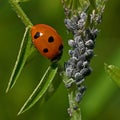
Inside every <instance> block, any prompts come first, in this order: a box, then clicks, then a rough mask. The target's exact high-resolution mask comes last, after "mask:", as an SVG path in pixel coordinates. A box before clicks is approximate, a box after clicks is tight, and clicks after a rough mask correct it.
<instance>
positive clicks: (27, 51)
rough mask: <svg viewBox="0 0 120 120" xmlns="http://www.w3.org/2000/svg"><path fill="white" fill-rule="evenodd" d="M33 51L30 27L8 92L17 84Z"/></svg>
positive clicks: (22, 44)
mask: <svg viewBox="0 0 120 120" xmlns="http://www.w3.org/2000/svg"><path fill="white" fill-rule="evenodd" d="M33 51H34V47H33V46H32V42H31V37H30V34H29V28H26V29H25V33H24V36H23V39H22V42H21V45H20V49H19V53H18V56H17V60H16V63H15V66H14V68H13V71H12V74H11V77H10V80H9V83H8V86H7V89H6V92H8V91H9V90H10V89H11V88H12V87H13V86H14V85H15V83H16V80H17V79H18V77H19V75H20V73H21V71H22V69H23V67H24V65H25V63H26V60H27V58H28V57H29V56H30V55H31V54H32V53H33Z"/></svg>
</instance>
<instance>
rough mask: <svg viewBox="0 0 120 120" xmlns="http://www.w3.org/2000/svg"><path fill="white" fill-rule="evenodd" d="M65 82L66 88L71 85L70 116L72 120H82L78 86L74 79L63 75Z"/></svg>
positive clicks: (69, 97) (69, 92)
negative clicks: (77, 96)
mask: <svg viewBox="0 0 120 120" xmlns="http://www.w3.org/2000/svg"><path fill="white" fill-rule="evenodd" d="M63 76H64V78H63V82H64V84H65V86H67V85H71V87H70V88H68V89H67V90H68V101H69V108H68V114H69V116H70V120H82V119H81V111H80V108H79V103H78V102H76V100H75V98H76V92H77V91H76V85H75V84H74V82H73V80H72V79H69V78H67V76H66V75H65V73H64V74H63Z"/></svg>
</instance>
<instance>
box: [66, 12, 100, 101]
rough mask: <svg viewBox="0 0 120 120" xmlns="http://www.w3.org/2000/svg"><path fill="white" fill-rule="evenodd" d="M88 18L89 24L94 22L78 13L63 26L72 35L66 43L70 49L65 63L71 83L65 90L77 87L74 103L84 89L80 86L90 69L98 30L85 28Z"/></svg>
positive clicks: (79, 98)
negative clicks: (73, 85)
mask: <svg viewBox="0 0 120 120" xmlns="http://www.w3.org/2000/svg"><path fill="white" fill-rule="evenodd" d="M88 17H90V21H91V23H92V22H93V21H94V16H93V15H92V14H91V15H90V16H88V15H87V14H86V13H85V12H82V13H79V14H78V16H77V15H76V16H73V17H72V18H71V19H69V18H67V19H65V26H66V27H67V29H68V30H69V31H70V32H72V33H73V35H74V36H73V39H70V40H69V41H68V44H69V46H71V47H72V49H70V50H69V52H68V53H69V55H70V59H69V60H68V61H67V62H66V63H65V70H66V75H67V77H68V78H70V79H71V78H72V82H70V83H68V84H67V85H66V86H67V88H69V87H71V85H72V84H73V83H75V84H76V86H77V91H78V92H77V93H76V98H75V100H76V102H78V103H79V102H80V100H81V98H82V95H83V93H84V91H85V87H84V85H83V84H82V83H83V82H84V79H85V77H86V76H88V75H89V74H90V73H91V71H92V69H91V67H90V60H91V58H92V57H93V56H94V51H93V49H94V46H95V38H96V37H97V33H98V29H96V28H94V27H90V26H89V27H88V28H87V27H86V23H87V22H88Z"/></svg>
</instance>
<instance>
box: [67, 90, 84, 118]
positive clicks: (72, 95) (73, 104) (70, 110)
mask: <svg viewBox="0 0 120 120" xmlns="http://www.w3.org/2000/svg"><path fill="white" fill-rule="evenodd" d="M68 99H69V108H68V113H69V115H70V117H71V118H70V120H82V119H81V111H80V108H77V107H78V103H76V101H75V91H73V90H70V91H69V92H68ZM75 107H76V109H75Z"/></svg>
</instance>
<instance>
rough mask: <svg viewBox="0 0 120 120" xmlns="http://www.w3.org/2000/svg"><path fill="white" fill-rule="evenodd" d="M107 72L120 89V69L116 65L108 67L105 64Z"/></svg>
mask: <svg viewBox="0 0 120 120" xmlns="http://www.w3.org/2000/svg"><path fill="white" fill-rule="evenodd" d="M105 70H106V72H107V73H108V74H109V76H110V77H111V78H112V80H114V81H115V83H116V84H117V85H118V86H119V87H120V68H119V67H117V66H114V65H107V64H105Z"/></svg>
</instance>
